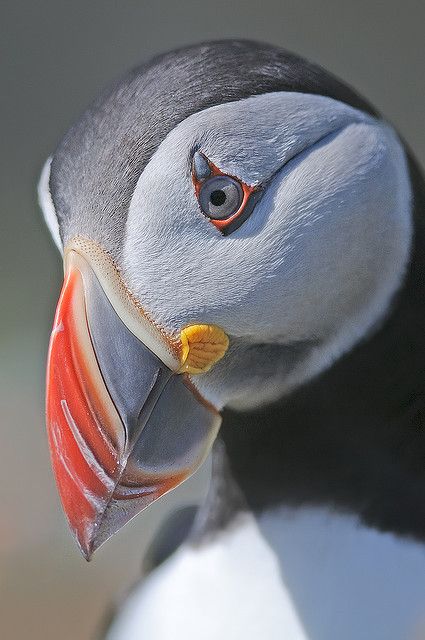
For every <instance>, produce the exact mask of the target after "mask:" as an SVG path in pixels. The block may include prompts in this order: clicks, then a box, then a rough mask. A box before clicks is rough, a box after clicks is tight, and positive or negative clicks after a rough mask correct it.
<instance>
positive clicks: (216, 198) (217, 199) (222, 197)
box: [210, 189, 226, 207]
mask: <svg viewBox="0 0 425 640" xmlns="http://www.w3.org/2000/svg"><path fill="white" fill-rule="evenodd" d="M210 202H211V204H213V205H214V206H215V207H221V205H222V204H224V203H225V202H226V194H225V193H224V191H223V190H222V189H216V190H215V191H212V192H211V195H210Z"/></svg>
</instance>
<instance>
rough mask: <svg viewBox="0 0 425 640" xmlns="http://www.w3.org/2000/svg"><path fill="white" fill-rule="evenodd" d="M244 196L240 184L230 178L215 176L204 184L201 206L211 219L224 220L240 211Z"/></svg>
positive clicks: (201, 191) (200, 195)
mask: <svg viewBox="0 0 425 640" xmlns="http://www.w3.org/2000/svg"><path fill="white" fill-rule="evenodd" d="M243 195H244V194H243V191H242V187H241V186H240V184H239V182H237V181H236V180H234V179H233V178H231V177H230V176H214V177H213V178H210V179H209V180H205V182H204V183H203V184H202V186H201V188H200V191H199V204H200V205H201V209H202V211H203V212H204V213H205V215H206V216H208V217H209V218H211V219H213V220H224V219H225V218H228V217H229V216H232V215H233V214H234V213H236V212H237V211H238V209H239V208H240V206H241V204H242V202H243Z"/></svg>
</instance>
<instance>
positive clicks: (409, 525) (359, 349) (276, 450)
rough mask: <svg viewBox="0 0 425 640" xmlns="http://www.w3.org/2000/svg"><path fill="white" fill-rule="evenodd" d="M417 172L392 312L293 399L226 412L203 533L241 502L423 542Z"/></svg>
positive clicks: (424, 248) (424, 288)
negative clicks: (326, 513)
mask: <svg viewBox="0 0 425 640" xmlns="http://www.w3.org/2000/svg"><path fill="white" fill-rule="evenodd" d="M410 174H411V179H412V185H413V192H414V220H415V235H414V245H413V248H412V257H411V262H410V266H409V269H408V273H407V274H406V278H405V281H404V284H403V286H402V288H401V290H400V291H399V293H398V295H397V297H396V299H395V301H394V303H393V305H392V308H391V310H390V313H389V314H388V317H387V318H386V320H385V321H384V323H383V325H382V326H381V327H380V329H379V330H378V331H377V332H376V333H375V334H374V335H373V336H371V337H370V338H368V339H366V340H364V341H363V342H362V343H360V344H358V345H357V346H356V348H355V349H353V350H352V351H351V352H350V353H349V354H347V355H346V356H344V357H342V358H341V359H340V360H339V361H338V362H336V363H335V364H334V365H333V366H332V367H331V368H330V369H329V370H327V371H325V372H324V373H323V374H321V375H320V376H318V377H317V378H315V379H314V380H312V381H311V382H309V383H308V384H306V385H304V386H303V387H301V388H299V389H298V390H297V391H295V392H294V393H292V394H291V395H290V396H289V397H287V398H284V399H282V400H281V401H279V402H277V403H275V404H273V405H270V406H268V407H266V408H261V409H259V410H256V411H251V412H248V413H237V412H234V411H225V412H224V415H223V418H224V419H223V425H222V428H221V443H219V444H218V447H217V448H216V452H215V460H214V465H213V481H212V485H211V492H210V496H209V498H208V500H207V504H206V506H205V508H204V509H203V510H202V511H201V514H200V516H199V519H198V520H199V521H200V522H201V523H202V526H201V527H200V529H201V530H203V531H204V532H205V531H206V530H213V529H220V528H222V527H223V526H225V525H226V524H227V523H228V522H229V520H231V518H232V517H233V516H234V514H235V513H237V512H238V511H240V510H241V509H243V508H245V506H248V507H249V508H250V509H251V510H253V511H255V512H260V511H262V510H264V509H267V508H273V507H276V506H278V505H282V504H286V505H323V506H329V507H331V508H334V509H335V508H336V509H338V510H340V511H345V512H349V513H355V514H357V515H358V516H359V517H360V519H361V521H363V523H365V524H366V525H369V526H372V527H375V528H377V529H380V530H384V531H391V532H394V533H398V534H401V535H407V536H413V537H416V538H418V539H425V393H424V387H425V226H424V211H425V183H424V180H423V178H422V176H421V174H420V172H419V170H418V168H417V166H416V164H415V162H414V161H413V160H411V161H410ZM222 443H224V448H225V452H226V453H224V450H223V446H222ZM226 458H227V460H226Z"/></svg>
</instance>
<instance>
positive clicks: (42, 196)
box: [37, 158, 63, 253]
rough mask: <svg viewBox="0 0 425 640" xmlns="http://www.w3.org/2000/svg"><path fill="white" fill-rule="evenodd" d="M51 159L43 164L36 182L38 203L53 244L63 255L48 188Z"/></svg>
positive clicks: (56, 220) (53, 206)
mask: <svg viewBox="0 0 425 640" xmlns="http://www.w3.org/2000/svg"><path fill="white" fill-rule="evenodd" d="M51 162H52V158H48V159H47V160H46V162H45V163H44V166H43V169H42V171H41V175H40V180H39V182H38V189H37V191H38V202H39V205H40V208H41V211H42V213H43V217H44V221H45V223H46V225H47V227H48V229H49V231H50V235H51V236H52V239H53V242H54V243H55V245H56V246H57V248H58V249H59V251H60V252H61V253H63V247H62V240H61V238H60V234H59V224H58V219H57V216H56V211H55V205H54V204H53V200H52V195H51V193H50V188H49V180H50V165H51Z"/></svg>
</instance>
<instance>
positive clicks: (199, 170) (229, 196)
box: [192, 151, 262, 236]
mask: <svg viewBox="0 0 425 640" xmlns="http://www.w3.org/2000/svg"><path fill="white" fill-rule="evenodd" d="M192 180H193V184H194V187H195V193H196V197H197V198H198V202H199V206H200V208H201V211H202V213H203V214H204V215H205V216H206V217H207V218H208V219H209V220H210V222H211V223H212V224H213V225H214V226H215V227H216V228H217V229H218V230H219V231H221V233H222V234H223V235H225V236H227V235H229V234H230V233H232V232H233V231H236V229H238V228H239V227H240V226H241V224H242V223H243V222H245V220H247V219H248V218H249V216H250V215H251V213H252V212H253V210H254V207H255V205H256V204H257V202H258V201H259V199H260V198H261V195H262V187H261V186H259V185H255V186H250V185H248V184H246V183H245V182H242V180H239V179H238V178H236V177H234V176H229V175H228V174H226V173H223V172H222V171H221V170H220V169H219V168H218V167H216V166H215V164H213V163H212V162H211V161H210V160H208V158H207V157H206V156H204V154H203V153H201V152H200V151H196V152H195V154H194V156H193V161H192Z"/></svg>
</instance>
